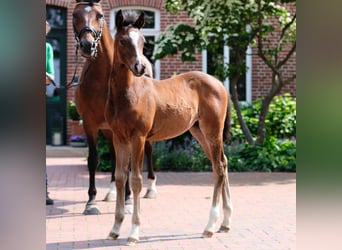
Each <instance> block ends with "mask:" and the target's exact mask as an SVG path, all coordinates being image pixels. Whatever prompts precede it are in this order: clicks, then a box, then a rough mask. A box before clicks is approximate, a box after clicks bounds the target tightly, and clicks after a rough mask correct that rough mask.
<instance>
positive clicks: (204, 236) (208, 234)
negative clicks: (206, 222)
mask: <svg viewBox="0 0 342 250" xmlns="http://www.w3.org/2000/svg"><path fill="white" fill-rule="evenodd" d="M213 235H214V233H213V232H209V231H207V230H206V231H204V232H203V234H202V237H203V238H211V237H213Z"/></svg>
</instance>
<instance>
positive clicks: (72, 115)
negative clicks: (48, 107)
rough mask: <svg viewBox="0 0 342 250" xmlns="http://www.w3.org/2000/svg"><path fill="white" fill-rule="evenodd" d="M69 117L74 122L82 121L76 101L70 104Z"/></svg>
mask: <svg viewBox="0 0 342 250" xmlns="http://www.w3.org/2000/svg"><path fill="white" fill-rule="evenodd" d="M67 108H68V117H69V118H70V119H71V120H73V121H79V120H81V116H80V115H79V114H78V112H77V109H76V104H75V102H74V101H69V102H68V107H67Z"/></svg>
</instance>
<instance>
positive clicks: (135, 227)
mask: <svg viewBox="0 0 342 250" xmlns="http://www.w3.org/2000/svg"><path fill="white" fill-rule="evenodd" d="M139 228H140V226H139V225H136V224H132V228H131V232H130V233H129V235H128V238H132V239H135V240H139Z"/></svg>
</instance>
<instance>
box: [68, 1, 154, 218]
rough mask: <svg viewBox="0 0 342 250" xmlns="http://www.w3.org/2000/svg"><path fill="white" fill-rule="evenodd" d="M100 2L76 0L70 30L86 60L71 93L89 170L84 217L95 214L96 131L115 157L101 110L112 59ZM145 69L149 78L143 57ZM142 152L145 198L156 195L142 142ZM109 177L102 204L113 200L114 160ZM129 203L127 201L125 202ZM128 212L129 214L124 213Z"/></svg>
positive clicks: (149, 148)
mask: <svg viewBox="0 0 342 250" xmlns="http://www.w3.org/2000/svg"><path fill="white" fill-rule="evenodd" d="M99 2H100V1H99V0H97V1H91V0H89V1H76V5H75V8H74V10H73V14H72V15H73V29H74V33H75V39H76V41H77V43H78V46H79V48H80V51H81V55H82V56H83V57H85V58H86V62H85V64H84V66H83V70H82V74H81V77H80V82H79V85H78V87H77V88H76V92H75V100H76V106H77V110H78V112H79V114H80V115H81V117H82V119H83V126H84V130H85V133H86V136H87V140H88V146H89V153H88V169H89V190H88V195H89V200H88V202H87V204H86V208H85V211H84V214H98V213H99V210H98V207H97V205H96V193H97V191H96V187H95V172H96V168H97V165H98V151H97V140H98V130H99V129H100V130H101V131H102V132H103V134H104V136H105V137H106V138H107V140H108V142H110V143H109V144H108V145H109V149H110V153H111V155H112V157H114V156H115V153H114V148H113V144H112V134H111V132H110V130H109V127H108V124H107V122H106V120H105V118H104V108H105V103H106V99H107V93H108V78H109V76H110V72H111V70H112V69H111V68H112V66H111V65H112V59H113V48H114V47H113V46H114V41H113V38H112V36H111V34H110V32H109V30H108V28H107V25H106V22H105V20H104V15H103V11H102V8H101V5H100V3H99ZM143 60H144V62H145V63H146V66H147V73H148V74H149V75H150V76H152V74H153V73H152V67H151V65H150V63H149V62H148V60H147V59H146V57H143ZM145 152H146V155H147V159H148V170H149V172H148V178H149V183H150V186H149V187H148V190H147V193H146V195H145V197H147V198H154V197H155V196H156V188H155V181H156V177H155V175H154V172H153V166H152V144H151V143H148V142H147V143H146V145H145ZM112 168H113V171H112V178H111V184H110V190H109V192H108V194H107V195H106V197H105V200H106V201H110V200H115V198H116V186H115V174H114V170H115V159H114V160H113V162H112ZM125 194H126V197H125V200H127V201H128V200H129V196H130V187H129V185H128V183H127V185H126V192H125ZM128 203H129V202H128ZM128 212H129V211H128Z"/></svg>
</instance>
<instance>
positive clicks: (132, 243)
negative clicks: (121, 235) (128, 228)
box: [127, 237, 139, 246]
mask: <svg viewBox="0 0 342 250" xmlns="http://www.w3.org/2000/svg"><path fill="white" fill-rule="evenodd" d="M138 242H139V240H137V239H134V238H132V237H129V238H128V239H127V246H134V245H135V244H137V243H138Z"/></svg>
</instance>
